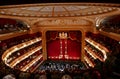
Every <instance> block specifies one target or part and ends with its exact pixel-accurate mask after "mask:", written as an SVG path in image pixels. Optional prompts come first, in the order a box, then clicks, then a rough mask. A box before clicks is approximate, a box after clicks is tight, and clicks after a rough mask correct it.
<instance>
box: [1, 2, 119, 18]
mask: <svg viewBox="0 0 120 79" xmlns="http://www.w3.org/2000/svg"><path fill="white" fill-rule="evenodd" d="M115 10H117V8H115V7H107V6H106V7H105V6H100V5H95V6H92V5H77V4H76V5H73V4H69V5H68V4H67V5H65V4H60V5H58V4H50V5H48V4H45V5H42V4H41V5H40V4H39V5H27V6H25V5H24V6H11V7H4V8H1V7H0V14H1V15H12V16H26V17H27V16H28V17H62V16H84V15H96V14H103V13H108V12H112V11H115Z"/></svg>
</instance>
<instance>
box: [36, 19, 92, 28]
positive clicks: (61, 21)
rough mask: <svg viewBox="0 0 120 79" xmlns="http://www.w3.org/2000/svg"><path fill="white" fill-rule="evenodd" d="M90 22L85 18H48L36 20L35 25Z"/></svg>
mask: <svg viewBox="0 0 120 79" xmlns="http://www.w3.org/2000/svg"><path fill="white" fill-rule="evenodd" d="M91 24H92V22H90V21H88V20H85V19H79V18H78V19H77V18H74V19H72V18H71V19H50V20H44V21H38V22H36V23H35V25H39V26H43V25H91Z"/></svg>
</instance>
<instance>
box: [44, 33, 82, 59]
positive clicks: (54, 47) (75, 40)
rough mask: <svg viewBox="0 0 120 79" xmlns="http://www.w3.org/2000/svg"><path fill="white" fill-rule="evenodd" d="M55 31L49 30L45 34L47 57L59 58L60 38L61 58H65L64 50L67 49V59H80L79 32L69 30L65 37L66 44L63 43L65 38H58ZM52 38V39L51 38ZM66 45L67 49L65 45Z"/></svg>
mask: <svg viewBox="0 0 120 79" xmlns="http://www.w3.org/2000/svg"><path fill="white" fill-rule="evenodd" d="M58 33H59V32H56V31H49V32H47V33H46V34H47V35H46V38H47V55H48V58H49V59H59V55H60V51H61V49H60V46H61V45H60V40H61V41H62V55H63V57H62V58H61V59H66V58H65V51H67V55H68V57H69V58H68V59H80V56H81V32H80V31H69V32H67V33H68V38H67V45H65V41H66V39H59V38H57V37H58ZM52 39H54V40H52ZM66 46H67V50H66V49H65V47H66Z"/></svg>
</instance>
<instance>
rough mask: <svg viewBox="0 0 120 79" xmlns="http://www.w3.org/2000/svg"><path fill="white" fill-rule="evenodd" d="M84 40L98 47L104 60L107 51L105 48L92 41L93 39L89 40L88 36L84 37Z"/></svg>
mask: <svg viewBox="0 0 120 79" xmlns="http://www.w3.org/2000/svg"><path fill="white" fill-rule="evenodd" d="M85 41H87V42H88V43H89V44H91V45H93V46H94V47H95V48H97V49H99V50H100V51H101V52H102V53H103V55H104V61H105V60H106V59H107V55H106V52H109V51H108V49H107V48H105V47H103V46H101V45H100V44H99V43H96V42H94V41H93V40H91V39H89V38H86V39H85ZM101 47H102V48H101Z"/></svg>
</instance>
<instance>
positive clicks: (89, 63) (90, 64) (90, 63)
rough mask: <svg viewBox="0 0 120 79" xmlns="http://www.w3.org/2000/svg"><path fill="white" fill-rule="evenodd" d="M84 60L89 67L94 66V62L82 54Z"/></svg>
mask: <svg viewBox="0 0 120 79" xmlns="http://www.w3.org/2000/svg"><path fill="white" fill-rule="evenodd" d="M84 60H85V61H86V62H87V63H88V65H89V66H90V67H94V64H93V63H92V62H91V61H90V60H89V58H88V57H87V56H84Z"/></svg>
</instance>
